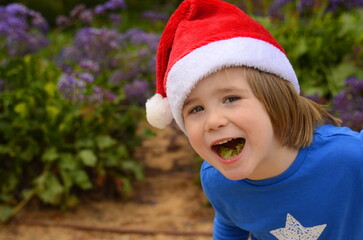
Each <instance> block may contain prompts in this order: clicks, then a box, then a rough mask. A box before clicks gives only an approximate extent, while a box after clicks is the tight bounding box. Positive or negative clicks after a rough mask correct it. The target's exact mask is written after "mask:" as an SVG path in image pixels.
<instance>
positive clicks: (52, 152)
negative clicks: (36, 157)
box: [42, 147, 59, 162]
mask: <svg viewBox="0 0 363 240" xmlns="http://www.w3.org/2000/svg"><path fill="white" fill-rule="evenodd" d="M58 157H59V155H58V152H57V149H56V148H55V147H50V148H48V149H46V150H45V152H44V153H43V156H42V160H43V162H53V161H54V160H56V159H57V158H58Z"/></svg>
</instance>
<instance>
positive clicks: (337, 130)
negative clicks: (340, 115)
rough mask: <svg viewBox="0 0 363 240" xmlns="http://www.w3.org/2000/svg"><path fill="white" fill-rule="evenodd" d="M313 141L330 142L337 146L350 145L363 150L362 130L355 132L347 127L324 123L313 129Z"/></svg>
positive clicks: (317, 142)
mask: <svg viewBox="0 0 363 240" xmlns="http://www.w3.org/2000/svg"><path fill="white" fill-rule="evenodd" d="M314 143H316V144H319V143H321V144H332V145H336V146H337V147H338V146H341V147H349V146H350V147H356V148H358V149H359V148H360V149H361V150H363V131H361V132H356V131H353V130H351V129H350V128H347V127H335V126H332V125H324V126H321V127H319V128H317V129H315V133H314ZM342 144H344V145H342ZM348 145H349V146H348Z"/></svg>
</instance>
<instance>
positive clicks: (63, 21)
mask: <svg viewBox="0 0 363 240" xmlns="http://www.w3.org/2000/svg"><path fill="white" fill-rule="evenodd" d="M125 8H126V3H125V1H124V0H109V1H107V2H105V3H103V4H99V5H97V6H95V7H94V8H91V9H88V8H86V6H85V5H84V4H78V5H76V6H75V7H74V8H73V10H72V11H71V12H70V14H69V16H64V15H62V16H59V17H57V19H56V23H57V25H58V26H59V27H63V28H65V27H68V26H70V25H72V24H73V23H74V22H77V21H79V22H81V23H82V24H85V25H91V24H92V23H93V21H94V18H95V17H97V16H99V15H105V14H108V13H109V16H108V17H109V20H111V22H113V23H117V24H116V25H118V24H119V23H120V22H121V17H120V15H119V14H113V12H114V11H117V10H123V9H125Z"/></svg>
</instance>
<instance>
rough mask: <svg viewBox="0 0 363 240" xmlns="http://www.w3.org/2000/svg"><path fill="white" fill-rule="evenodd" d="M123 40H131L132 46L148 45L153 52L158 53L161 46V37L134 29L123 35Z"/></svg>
mask: <svg viewBox="0 0 363 240" xmlns="http://www.w3.org/2000/svg"><path fill="white" fill-rule="evenodd" d="M123 38H124V39H125V40H129V41H130V42H131V43H132V44H139V45H141V44H146V45H148V47H150V48H151V50H152V51H156V49H157V48H158V45H159V40H160V35H159V34H155V33H147V32H144V31H142V30H140V29H136V28H132V29H130V30H128V31H127V32H126V33H125V34H124V35H123Z"/></svg>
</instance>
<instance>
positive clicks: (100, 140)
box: [96, 135, 117, 150]
mask: <svg viewBox="0 0 363 240" xmlns="http://www.w3.org/2000/svg"><path fill="white" fill-rule="evenodd" d="M96 142H97V146H98V148H99V149H101V150H103V149H106V148H109V147H112V146H114V145H115V144H116V143H117V141H116V140H115V139H113V138H112V137H110V136H107V135H103V136H98V137H97V138H96Z"/></svg>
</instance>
